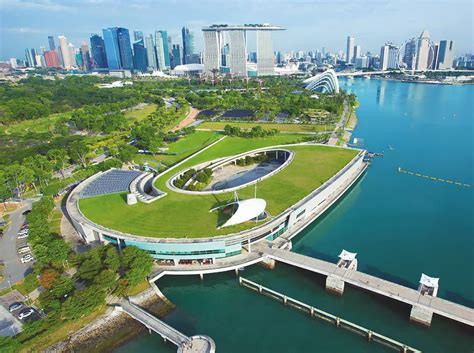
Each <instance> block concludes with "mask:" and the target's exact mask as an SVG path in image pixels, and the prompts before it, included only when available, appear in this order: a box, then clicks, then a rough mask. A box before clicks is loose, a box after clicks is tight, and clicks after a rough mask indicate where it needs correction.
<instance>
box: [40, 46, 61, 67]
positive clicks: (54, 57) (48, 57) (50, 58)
mask: <svg viewBox="0 0 474 353" xmlns="http://www.w3.org/2000/svg"><path fill="white" fill-rule="evenodd" d="M44 60H45V61H46V66H47V67H61V63H60V62H59V57H58V53H57V52H56V50H48V51H45V52H44Z"/></svg>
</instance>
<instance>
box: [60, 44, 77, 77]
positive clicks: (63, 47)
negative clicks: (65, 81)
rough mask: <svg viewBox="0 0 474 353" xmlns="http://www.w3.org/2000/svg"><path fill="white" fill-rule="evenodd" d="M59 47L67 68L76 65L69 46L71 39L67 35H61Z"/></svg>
mask: <svg viewBox="0 0 474 353" xmlns="http://www.w3.org/2000/svg"><path fill="white" fill-rule="evenodd" d="M58 38H59V48H60V51H61V57H62V60H63V65H64V68H65V69H66V70H70V69H72V68H73V67H74V66H76V65H75V60H74V56H71V50H70V47H69V41H68V40H67V38H66V37H65V36H59V37H58Z"/></svg>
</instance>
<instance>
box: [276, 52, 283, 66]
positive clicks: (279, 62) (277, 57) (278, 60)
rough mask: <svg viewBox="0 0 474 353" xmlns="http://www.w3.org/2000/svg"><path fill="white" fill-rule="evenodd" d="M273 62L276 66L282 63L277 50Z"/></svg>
mask: <svg viewBox="0 0 474 353" xmlns="http://www.w3.org/2000/svg"><path fill="white" fill-rule="evenodd" d="M275 61H276V63H277V64H281V63H282V61H283V60H282V57H281V52H280V51H279V50H277V51H276V52H275Z"/></svg>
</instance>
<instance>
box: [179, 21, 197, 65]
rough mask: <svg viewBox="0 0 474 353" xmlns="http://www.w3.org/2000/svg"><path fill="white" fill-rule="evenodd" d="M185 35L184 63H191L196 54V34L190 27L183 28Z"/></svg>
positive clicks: (182, 34) (182, 31)
mask: <svg viewBox="0 0 474 353" xmlns="http://www.w3.org/2000/svg"><path fill="white" fill-rule="evenodd" d="M181 36H182V37H183V64H189V62H188V61H190V59H191V56H192V55H193V54H194V35H193V33H192V32H190V31H189V29H188V28H186V27H183V28H182V29H181Z"/></svg>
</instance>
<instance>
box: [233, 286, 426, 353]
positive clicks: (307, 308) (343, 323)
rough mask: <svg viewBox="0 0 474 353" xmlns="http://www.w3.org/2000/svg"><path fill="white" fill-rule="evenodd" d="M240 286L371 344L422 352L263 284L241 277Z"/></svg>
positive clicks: (401, 350)
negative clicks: (360, 337) (355, 335)
mask: <svg viewBox="0 0 474 353" xmlns="http://www.w3.org/2000/svg"><path fill="white" fill-rule="evenodd" d="M239 284H240V285H241V286H243V287H247V288H249V289H252V290H254V291H256V292H258V293H260V294H262V295H265V296H267V297H270V298H273V299H275V300H277V301H279V302H280V303H283V304H285V305H287V306H291V307H293V308H295V309H298V310H301V311H303V312H305V313H307V314H309V315H310V317H312V318H317V319H320V320H324V321H326V322H329V323H331V324H333V325H335V326H336V327H338V328H343V329H346V330H348V331H351V332H353V333H356V334H358V335H360V336H364V337H366V338H367V340H368V341H369V342H375V343H379V344H382V345H384V346H386V347H389V348H391V349H394V350H398V351H399V352H421V351H419V350H418V349H415V348H413V347H410V346H407V345H406V344H404V343H401V342H399V341H396V340H394V339H391V338H390V337H387V336H384V335H382V334H380V333H377V332H374V331H372V330H369V329H367V328H365V327H362V326H359V325H357V324H354V323H352V322H350V321H347V320H344V319H341V318H339V317H337V316H335V315H332V314H330V313H328V312H325V311H323V310H320V309H317V308H315V307H313V306H311V305H308V304H305V303H303V302H300V301H299V300H296V299H293V298H291V297H288V296H287V295H284V294H282V293H279V292H277V291H274V290H272V289H270V288H267V287H264V286H262V285H261V284H258V283H256V282H253V281H250V280H248V279H246V278H243V277H239Z"/></svg>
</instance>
